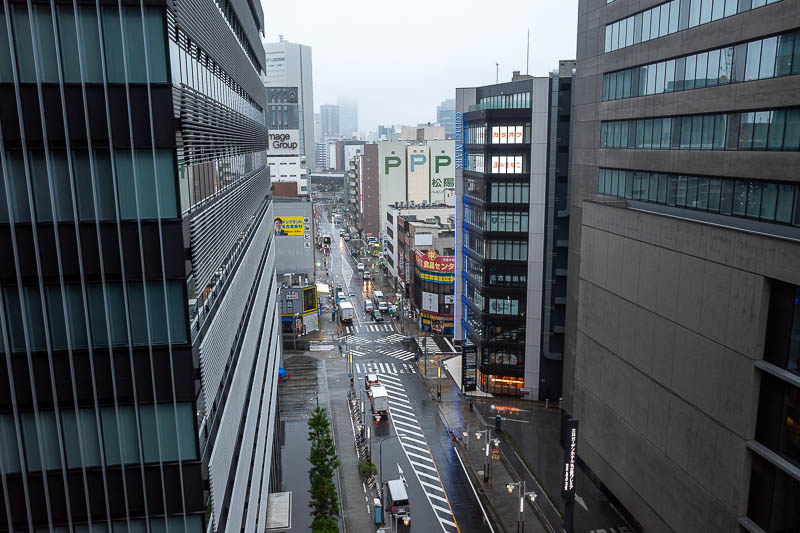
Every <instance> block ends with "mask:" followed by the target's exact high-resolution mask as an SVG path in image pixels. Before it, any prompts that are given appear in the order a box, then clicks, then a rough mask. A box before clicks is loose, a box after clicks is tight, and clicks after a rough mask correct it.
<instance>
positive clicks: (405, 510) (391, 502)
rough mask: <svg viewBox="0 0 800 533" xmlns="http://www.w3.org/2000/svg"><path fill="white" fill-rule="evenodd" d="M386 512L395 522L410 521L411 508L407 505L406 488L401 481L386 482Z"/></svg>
mask: <svg viewBox="0 0 800 533" xmlns="http://www.w3.org/2000/svg"><path fill="white" fill-rule="evenodd" d="M386 489H387V490H386V496H387V498H386V499H387V504H388V505H387V507H388V509H387V510H388V511H389V512H390V513H391V514H392V516H393V517H394V518H395V520H402V521H404V522H410V521H411V506H410V505H409V503H408V494H406V486H405V483H404V482H403V480H402V479H391V480H389V481H387V482H386Z"/></svg>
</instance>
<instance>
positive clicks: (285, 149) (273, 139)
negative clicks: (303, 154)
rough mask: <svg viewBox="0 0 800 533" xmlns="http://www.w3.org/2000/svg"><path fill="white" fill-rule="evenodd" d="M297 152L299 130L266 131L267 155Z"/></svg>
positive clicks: (298, 152)
mask: <svg viewBox="0 0 800 533" xmlns="http://www.w3.org/2000/svg"><path fill="white" fill-rule="evenodd" d="M299 154H300V131H299V130H271V131H269V132H268V133H267V155H299Z"/></svg>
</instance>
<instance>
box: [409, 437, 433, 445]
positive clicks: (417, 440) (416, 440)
mask: <svg viewBox="0 0 800 533" xmlns="http://www.w3.org/2000/svg"><path fill="white" fill-rule="evenodd" d="M424 436H425V435H423V437H424ZM406 440H413V441H414V442H419V443H420V444H424V445H425V446H427V445H428V443H427V442H425V441H424V440H419V439H415V438H414V437H406Z"/></svg>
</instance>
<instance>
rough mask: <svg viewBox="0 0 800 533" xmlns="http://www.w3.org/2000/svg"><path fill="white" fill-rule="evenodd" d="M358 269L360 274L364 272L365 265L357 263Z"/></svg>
mask: <svg viewBox="0 0 800 533" xmlns="http://www.w3.org/2000/svg"><path fill="white" fill-rule="evenodd" d="M356 269H358V271H359V272H364V263H356Z"/></svg>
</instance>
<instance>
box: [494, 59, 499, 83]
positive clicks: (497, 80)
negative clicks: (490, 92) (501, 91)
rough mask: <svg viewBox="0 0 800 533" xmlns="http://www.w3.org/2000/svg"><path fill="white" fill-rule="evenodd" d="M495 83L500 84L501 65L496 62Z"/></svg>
mask: <svg viewBox="0 0 800 533" xmlns="http://www.w3.org/2000/svg"><path fill="white" fill-rule="evenodd" d="M494 83H495V84H498V83H500V63H498V62H497V61H495V62H494Z"/></svg>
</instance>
